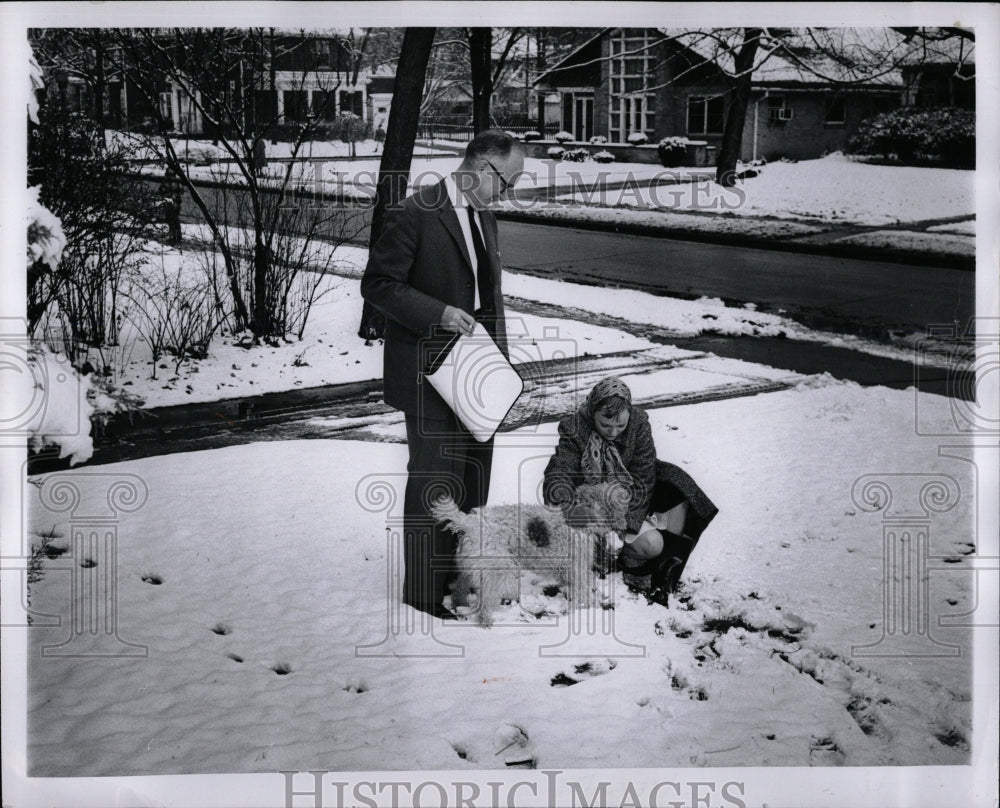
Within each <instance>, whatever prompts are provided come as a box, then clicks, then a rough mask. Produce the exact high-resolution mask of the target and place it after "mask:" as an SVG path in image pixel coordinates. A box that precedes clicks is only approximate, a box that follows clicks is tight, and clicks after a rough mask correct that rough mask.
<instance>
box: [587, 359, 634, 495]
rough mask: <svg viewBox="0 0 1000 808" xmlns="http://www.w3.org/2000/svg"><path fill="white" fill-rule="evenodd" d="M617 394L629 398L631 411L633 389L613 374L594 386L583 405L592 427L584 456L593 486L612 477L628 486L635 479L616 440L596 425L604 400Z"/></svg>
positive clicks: (590, 482) (626, 399) (588, 480)
mask: <svg viewBox="0 0 1000 808" xmlns="http://www.w3.org/2000/svg"><path fill="white" fill-rule="evenodd" d="M616 397H617V398H622V399H625V403H626V405H627V406H628V408H629V410H630V411H631V408H632V391H631V390H629V389H628V385H627V384H625V382H623V381H622V380H621V379H619V378H618V377H617V376H609V377H608V378H607V379H602V380H601V381H599V382H598V383H597V384H595V385H594V389H593V390H591V391H590V394H589V395H588V396H587V400H586V401H585V402H584V404H583V406H582V407H581V408H580V409H581V410H582V412H583V414H584V415H585V416H586V418H587V420H588V421H589V423H590V426H591V430H592V431H591V433H590V438H589V439H588V440H587V445H586V446H585V447H584V450H583V456H582V457H581V459H580V462H581V466H582V468H581V471H582V472H583V477H584V482H586V483H587V484H590V485H596V484H598V483H603V482H610V481H612V480H615V481H618V482H621V483H624V484H626V485H627V484H629V483H630V482H631V480H632V475H630V474H629V472H628V469H627V468H625V463H624V462H623V461H622V457H621V454H619V452H618V447H616V446H615V444H614V442H612V441H610V440H608V439H607V438H605V437H604V436H603V435H601V433H600V432H598V431H597V428H596V426H595V425H594V416H595V415H596V414H597V412H598V411H599V410H600V409H601V407H602V406H603V405H604V403H605V402H606V401H607V400H608V399H609V398H616Z"/></svg>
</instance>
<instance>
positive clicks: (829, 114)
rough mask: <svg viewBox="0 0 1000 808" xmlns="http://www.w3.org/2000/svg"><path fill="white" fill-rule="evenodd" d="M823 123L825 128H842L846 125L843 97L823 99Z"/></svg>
mask: <svg viewBox="0 0 1000 808" xmlns="http://www.w3.org/2000/svg"><path fill="white" fill-rule="evenodd" d="M823 123H825V124H826V125H827V126H843V125H844V124H845V123H847V99H846V98H844V96H842V95H835V96H831V97H829V98H825V99H824V101H823Z"/></svg>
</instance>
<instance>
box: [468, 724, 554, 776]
mask: <svg viewBox="0 0 1000 808" xmlns="http://www.w3.org/2000/svg"><path fill="white" fill-rule="evenodd" d="M493 748H494V749H495V751H494V752H493V757H502V758H503V762H504V765H506V766H508V767H510V768H512V769H533V768H535V754H534V752H533V751H532V748H531V739H530V738H529V737H528V733H527V732H526V731H525V730H524V729H523V728H522V727H519V726H517V724H501V725H500V726H499V728H498V729H497V731H496V732H494V733H493ZM457 751H458V750H457V749H456V752H457Z"/></svg>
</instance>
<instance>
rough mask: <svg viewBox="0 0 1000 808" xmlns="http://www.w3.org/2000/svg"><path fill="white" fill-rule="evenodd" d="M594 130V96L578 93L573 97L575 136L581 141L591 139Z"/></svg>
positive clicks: (584, 141)
mask: <svg viewBox="0 0 1000 808" xmlns="http://www.w3.org/2000/svg"><path fill="white" fill-rule="evenodd" d="M593 131H594V97H593V96H591V95H577V96H574V97H573V137H574V138H576V140H578V141H580V142H581V143H586V142H587V141H588V140H590V136H591V135H592V134H593Z"/></svg>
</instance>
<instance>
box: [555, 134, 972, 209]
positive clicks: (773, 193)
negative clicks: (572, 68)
mask: <svg viewBox="0 0 1000 808" xmlns="http://www.w3.org/2000/svg"><path fill="white" fill-rule="evenodd" d="M559 199H560V200H562V201H572V202H575V203H581V204H593V205H598V206H626V207H636V208H660V209H664V210H671V211H688V212H693V211H704V212H708V213H721V214H730V215H736V216H774V217H778V218H783V219H797V220H803V221H822V222H827V223H844V224H860V225H884V224H896V223H898V222H911V221H920V220H924V219H940V218H947V217H952V216H971V215H972V214H974V213H975V172H974V171H966V170H961V169H945V168H918V167H913V166H906V167H900V166H885V165H873V164H870V163H863V162H858V161H856V160H852V159H850V158H848V157H846V156H845V155H843V154H841V153H840V152H835V153H833V154H829V155H827V156H826V157H822V158H819V159H816V160H801V161H799V162H794V163H793V162H776V163H769V164H767V165H765V166H763V167H762V168H761V169H760V174H759V176H756V177H752V178H749V179H746V180H745V181H744V182H743V183H742V184H740V185H738V186H737V187H736V188H734V189H724V188H722V187H721V186H719V185H717V184H716V183H714V182H712V181H710V180H700V181H697V182H694V183H691V184H688V185H682V186H676V187H675V186H670V185H668V186H661V187H656V188H653V189H633V188H626V189H624V190H617V191H615V190H612V191H605V192H600V193H589V192H577V193H574V194H572V195H569V196H563V197H559Z"/></svg>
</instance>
